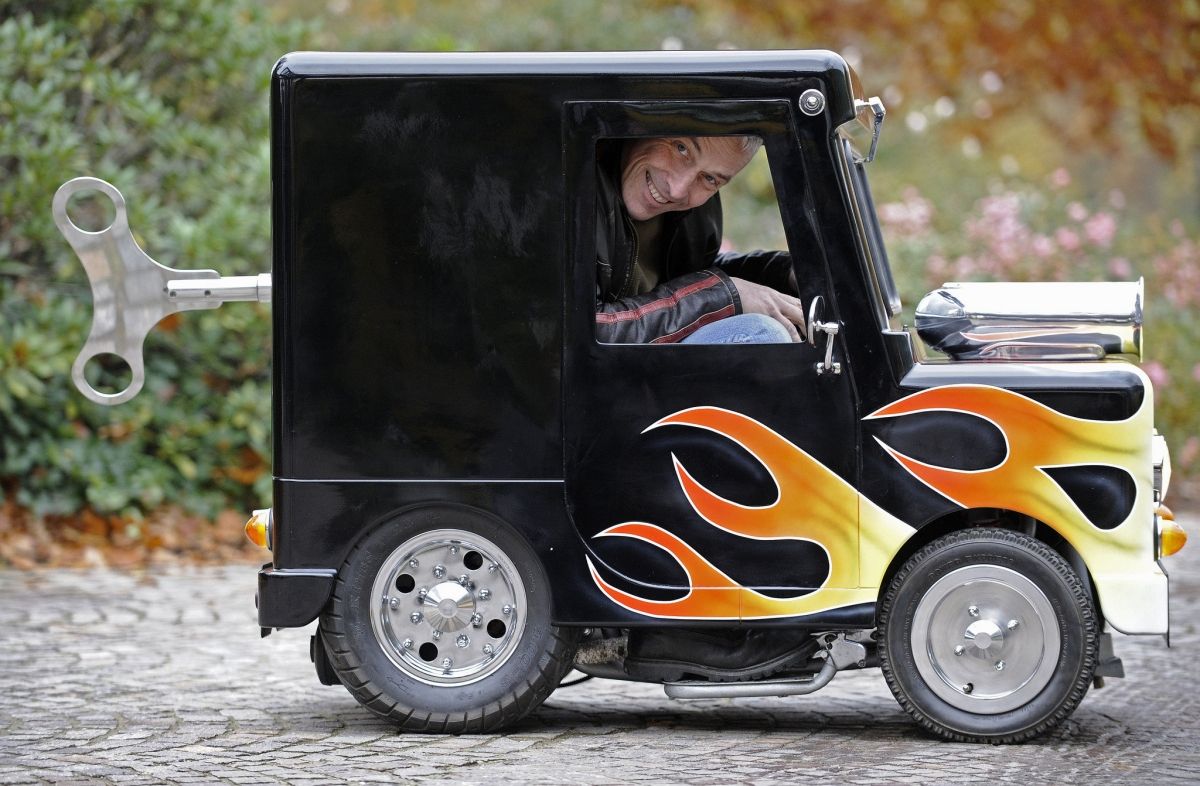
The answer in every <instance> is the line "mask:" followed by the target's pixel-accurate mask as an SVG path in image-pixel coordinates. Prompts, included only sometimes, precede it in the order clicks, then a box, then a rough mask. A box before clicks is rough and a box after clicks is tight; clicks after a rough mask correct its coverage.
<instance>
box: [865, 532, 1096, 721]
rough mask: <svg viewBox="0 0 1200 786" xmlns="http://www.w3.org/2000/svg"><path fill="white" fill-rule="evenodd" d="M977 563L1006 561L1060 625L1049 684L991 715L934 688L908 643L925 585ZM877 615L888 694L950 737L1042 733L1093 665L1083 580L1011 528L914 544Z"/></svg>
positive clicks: (1068, 706)
mask: <svg viewBox="0 0 1200 786" xmlns="http://www.w3.org/2000/svg"><path fill="white" fill-rule="evenodd" d="M981 564H985V565H997V566H1001V567H1005V568H1009V569H1011V570H1013V571H1016V572H1018V573H1020V574H1021V575H1023V576H1024V577H1025V578H1027V579H1029V580H1030V581H1032V582H1033V583H1034V584H1036V585H1037V586H1038V588H1039V589H1041V591H1042V592H1043V593H1045V595H1046V598H1047V599H1048V600H1049V601H1050V604H1051V605H1052V606H1053V608H1054V613H1055V616H1056V621H1057V624H1058V629H1059V646H1060V653H1059V659H1058V665H1057V667H1056V669H1055V671H1054V672H1053V674H1052V675H1051V677H1050V680H1049V682H1048V683H1047V685H1046V687H1045V688H1043V689H1042V691H1041V692H1039V693H1038V694H1037V695H1036V696H1034V697H1033V698H1032V699H1030V700H1029V701H1028V702H1026V703H1025V704H1023V705H1021V706H1020V707H1017V708H1015V709H1013V710H1010V711H1008V712H1003V713H999V714H994V715H988V714H982V713H973V712H968V711H966V710H963V709H960V708H958V707H955V706H953V705H951V704H949V703H947V702H946V701H945V700H943V699H942V698H941V697H939V696H938V695H937V694H936V693H934V692H933V691H932V690H931V689H930V687H929V686H928V685H927V684H926V682H925V680H924V679H923V677H922V676H921V674H920V672H919V671H918V669H917V666H916V663H915V661H914V660H913V653H912V647H911V641H912V638H911V636H912V625H913V615H914V614H915V612H916V608H917V605H918V603H919V602H920V600H921V598H922V596H923V595H924V594H925V592H926V591H928V590H929V589H930V588H931V587H932V586H933V584H934V583H935V582H937V581H938V579H940V578H941V577H943V576H945V575H946V574H947V573H949V572H951V571H953V570H956V569H958V568H963V567H967V566H971V565H981ZM878 622H879V631H880V639H879V660H880V666H881V668H882V670H883V675H884V678H885V679H886V680H887V684H888V687H889V688H891V691H892V695H894V696H895V697H896V701H898V702H899V703H900V706H901V707H903V708H904V709H905V710H906V711H907V712H908V713H909V714H910V715H911V716H912V717H913V718H914V719H916V721H917V723H919V724H920V725H921V726H922V728H924V729H926V730H927V731H929V732H932V733H933V734H936V735H937V736H939V737H942V738H944V739H947V740H952V741H955V742H989V743H995V744H1004V743H1015V742H1023V741H1025V740H1028V739H1032V738H1033V737H1037V736H1039V735H1041V734H1044V733H1045V732H1047V731H1049V730H1050V729H1053V728H1054V727H1055V726H1057V725H1058V724H1060V723H1062V722H1063V720H1065V719H1066V718H1067V717H1068V716H1069V715H1070V714H1071V713H1072V712H1074V710H1075V708H1076V707H1077V706H1078V705H1079V702H1080V701H1081V700H1082V699H1083V697H1084V694H1086V693H1087V689H1088V686H1089V685H1091V682H1092V675H1093V672H1094V671H1095V669H1096V662H1097V657H1098V649H1099V623H1098V620H1097V616H1096V611H1095V608H1094V607H1093V605H1092V599H1091V596H1090V594H1089V593H1088V591H1087V589H1086V588H1085V587H1084V584H1083V582H1082V581H1081V580H1080V578H1079V576H1078V575H1077V574H1076V573H1075V571H1074V570H1073V569H1072V568H1071V566H1070V565H1068V564H1067V562H1066V561H1065V560H1064V559H1063V558H1062V556H1061V555H1059V554H1058V552H1056V551H1054V550H1053V549H1051V548H1050V547H1048V546H1047V545H1045V544H1044V543H1041V542H1040V541H1038V540H1035V539H1033V538H1031V537H1028V536H1026V535H1022V534H1020V533H1017V532H1012V531H1010V530H1003V529H969V530H963V531H961V532H955V533H952V534H950V535H946V536H945V537H942V538H940V539H938V540H935V541H934V542H933V543H930V544H929V545H928V546H926V547H925V548H923V549H921V550H920V551H918V552H917V553H916V554H915V555H913V556H912V557H911V558H910V559H909V560H908V561H907V562H906V563H905V564H904V567H902V568H901V569H900V571H899V572H898V573H897V574H896V575H895V577H894V578H893V579H892V581H891V583H890V584H889V585H888V588H887V590H886V592H885V593H884V596H883V598H882V600H881V602H880V606H879V613H878Z"/></svg>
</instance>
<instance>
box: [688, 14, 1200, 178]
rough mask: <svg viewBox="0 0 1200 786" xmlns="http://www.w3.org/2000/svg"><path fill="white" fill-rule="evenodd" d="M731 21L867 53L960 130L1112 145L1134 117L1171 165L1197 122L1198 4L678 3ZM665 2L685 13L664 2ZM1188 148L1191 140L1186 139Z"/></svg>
mask: <svg viewBox="0 0 1200 786" xmlns="http://www.w3.org/2000/svg"><path fill="white" fill-rule="evenodd" d="M682 4H683V5H684V6H686V7H689V8H692V9H694V10H695V11H696V12H697V13H700V14H728V15H730V16H732V17H733V18H734V19H735V20H736V23H737V26H738V27H737V28H736V29H741V30H743V31H744V32H743V35H744V37H746V38H749V39H752V40H754V41H755V46H763V45H767V43H766V42H767V41H769V44H770V45H776V46H815V47H823V48H831V49H836V50H838V51H846V50H847V49H848V48H853V50H856V51H858V52H861V53H862V55H861V57H862V67H863V70H864V72H866V73H869V74H871V75H872V79H871V82H872V83H873V84H878V81H877V78H878V77H879V76H885V77H886V76H890V77H891V78H893V79H894V80H895V81H896V83H897V86H898V87H899V88H900V89H901V90H902V91H903V93H904V94H906V95H932V96H946V97H948V98H950V99H952V100H954V101H956V103H957V105H958V106H960V107H964V108H969V109H970V110H971V111H966V112H959V113H958V115H957V118H958V121H957V122H958V123H959V124H960V125H965V126H969V127H970V129H969V130H970V132H971V133H973V134H975V135H977V136H980V137H986V136H987V132H988V128H987V126H988V120H989V119H990V118H992V117H999V116H1003V115H1007V114H1010V113H1016V112H1033V113H1035V114H1037V115H1038V116H1039V117H1040V119H1041V120H1042V121H1044V122H1046V123H1047V124H1048V125H1049V126H1050V127H1051V128H1053V129H1054V130H1055V131H1057V132H1058V133H1061V134H1065V135H1067V136H1068V137H1070V138H1072V139H1079V140H1086V141H1088V142H1089V143H1091V144H1096V143H1100V144H1102V145H1105V146H1114V145H1115V144H1116V142H1117V131H1118V129H1119V126H1120V124H1121V122H1122V121H1123V118H1125V117H1132V118H1133V119H1134V120H1135V121H1136V123H1137V126H1138V129H1139V131H1140V133H1141V135H1142V136H1143V137H1144V138H1145V140H1146V142H1147V143H1148V144H1149V145H1150V147H1151V148H1152V149H1153V150H1154V151H1155V152H1156V153H1157V154H1158V155H1160V156H1161V157H1163V158H1164V159H1166V160H1169V161H1174V160H1175V159H1177V158H1178V157H1179V156H1180V155H1181V154H1182V150H1183V148H1184V147H1186V146H1188V144H1189V140H1188V139H1187V138H1186V137H1187V135H1188V134H1190V133H1193V131H1192V130H1193V129H1194V128H1195V125H1196V121H1197V120H1198V119H1200V61H1198V58H1200V2H1198V1H1197V0H1163V1H1162V2H1148V3H1130V2H1128V0H1090V2H1088V3H1086V4H1080V3H1071V2H1064V1H1063V0H1050V1H1049V2H1039V1H1036V0H992V1H991V2H987V3H981V2H976V0H842V1H841V2H824V3H798V2H795V0H704V2H701V1H700V0H682ZM670 5H674V6H678V5H680V0H671V2H670ZM1192 141H1193V142H1194V140H1192Z"/></svg>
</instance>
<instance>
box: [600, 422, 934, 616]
mask: <svg viewBox="0 0 1200 786" xmlns="http://www.w3.org/2000/svg"><path fill="white" fill-rule="evenodd" d="M667 425H682V426H692V427H695V428H701V429H706V430H708V431H712V432H714V433H716V434H719V435H721V436H723V437H726V438H728V439H730V440H733V441H734V442H736V443H737V444H738V445H740V446H741V447H742V448H744V449H745V450H746V451H747V452H749V453H750V454H751V455H752V456H754V458H755V459H757V460H758V461H759V462H760V463H762V465H763V466H764V467H765V468H766V469H767V471H768V472H769V473H770V475H771V478H772V479H773V480H774V481H775V485H776V488H777V490H778V497H777V499H776V500H775V502H773V503H771V504H770V505H763V506H759V507H749V506H745V505H740V504H738V503H736V502H733V501H731V500H728V499H725V498H723V497H721V496H718V495H717V494H714V493H713V492H711V491H709V490H708V489H706V488H705V487H704V486H703V485H701V484H700V483H699V482H698V481H697V480H696V479H695V478H693V477H692V475H691V474H690V473H689V472H688V471H687V469H686V468H685V467H684V466H683V464H682V463H681V462H680V461H679V460H678V459H677V458H675V457H674V456H672V457H671V458H672V461H673V462H674V464H675V474H676V477H677V478H678V480H679V485H680V487H681V488H682V490H683V493H684V496H685V497H686V498H687V500H688V502H689V503H690V504H691V506H692V508H693V509H694V510H695V511H696V513H697V514H698V515H699V516H700V517H701V518H702V519H704V520H705V521H706V522H708V523H709V524H711V525H712V526H714V527H717V528H718V529H721V530H724V531H726V532H729V533H731V534H733V535H738V536H741V537H745V538H751V539H755V540H803V541H808V542H810V543H815V544H817V545H818V546H820V547H821V548H822V549H824V551H825V553H826V555H827V556H828V557H829V566H830V567H829V574H828V576H827V577H826V579H825V581H823V582H822V584H821V587H820V588H818V589H816V590H814V591H812V592H810V593H808V594H805V595H801V596H798V597H791V598H773V597H769V596H766V595H763V594H762V593H759V592H756V591H754V590H752V589H749V588H746V587H743V586H741V585H740V584H738V583H737V582H736V581H734V580H733V579H732V578H730V577H729V576H727V575H726V574H725V573H723V572H721V571H720V570H719V569H718V568H717V567H716V566H714V565H713V564H712V563H711V562H709V561H708V560H707V559H705V558H704V557H703V556H702V555H701V554H699V553H698V552H697V551H696V550H695V549H693V548H692V547H691V546H689V545H688V544H687V543H686V542H684V541H683V540H682V539H680V538H679V537H677V536H676V535H674V534H672V533H670V532H668V531H667V530H665V529H663V528H662V527H659V526H656V525H654V524H648V523H644V522H626V523H623V524H617V525H616V526H613V527H609V528H608V529H606V530H604V531H603V532H601V533H599V534H598V535H597V536H596V537H625V538H634V539H637V540H641V541H644V542H646V543H649V544H651V545H653V546H655V547H657V548H659V549H662V550H663V551H665V552H667V553H668V554H670V555H671V556H672V557H673V558H674V559H675V560H676V562H678V563H679V565H680V567H682V568H683V570H684V572H685V573H686V574H687V578H688V584H689V586H690V591H689V592H688V594H687V595H686V596H684V597H683V598H679V599H676V600H668V601H656V600H650V599H647V598H642V597H639V596H637V595H634V594H631V593H629V592H625V591H623V590H620V589H618V588H617V587H614V586H613V585H611V584H610V583H608V582H607V581H605V580H604V578H603V577H602V576H601V575H600V573H599V572H598V571H597V570H596V567H595V566H594V565H593V564H592V562H591V560H590V559H589V560H588V568H589V570H590V571H591V575H592V580H593V581H594V582H595V583H596V586H597V587H599V588H600V590H601V592H603V593H604V594H605V595H606V596H608V598H609V599H610V600H612V601H613V602H614V603H617V604H618V605H620V606H622V607H624V608H626V609H629V610H630V611H635V612H638V613H640V614H645V615H648V616H653V617H661V618H671V619H738V618H741V619H763V618H770V617H791V616H796V615H801V614H812V613H814V612H818V611H826V610H829V609H832V608H837V607H840V606H846V605H851V604H854V603H867V602H873V601H874V600H875V598H876V595H877V594H878V586H879V583H880V581H881V580H882V578H883V572H884V571H885V570H886V568H887V566H888V562H889V561H890V559H891V557H892V555H894V554H895V553H896V551H897V550H898V549H899V548H900V546H901V545H902V544H903V543H904V541H905V540H907V539H908V537H909V536H910V535H911V534H912V532H913V530H912V528H911V527H909V526H908V525H907V524H905V523H904V522H902V521H900V520H899V519H897V518H895V517H893V516H891V515H889V514H888V513H886V512H884V511H883V510H882V509H881V508H879V507H878V506H877V505H875V504H874V503H872V502H871V501H870V500H868V499H866V498H865V497H863V496H862V495H861V494H859V493H858V491H857V490H856V489H855V488H854V487H853V486H851V485H850V484H849V483H847V482H846V481H844V480H843V479H842V478H840V477H839V476H838V475H837V474H835V473H834V472H832V471H831V470H829V469H828V468H827V467H825V466H824V465H823V464H821V463H820V462H818V461H817V460H816V459H814V458H813V457H812V456H810V455H808V454H807V453H805V452H804V451H803V450H801V449H800V448H798V447H797V446H796V445H794V444H792V443H791V442H789V441H788V440H786V439H784V438H783V437H782V436H780V435H779V434H778V433H776V432H775V431H773V430H772V429H770V428H768V427H767V426H764V425H763V424H762V423H759V422H758V421H756V420H754V419H753V418H749V417H747V416H745V415H741V414H739V413H737V412H731V411H729V410H726V409H720V408H717V407H695V408H692V409H685V410H682V411H680V412H676V413H675V414H673V415H669V416H667V417H665V418H663V419H662V420H660V421H658V422H657V423H655V424H653V425H652V426H650V427H649V428H647V429H646V431H650V430H651V429H655V428H659V427H661V426H667ZM643 433H644V432H643Z"/></svg>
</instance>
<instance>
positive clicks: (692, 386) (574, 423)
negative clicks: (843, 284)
mask: <svg viewBox="0 0 1200 786" xmlns="http://www.w3.org/2000/svg"><path fill="white" fill-rule="evenodd" d="M564 114H565V117H564V124H565V134H564V141H565V148H564V149H565V153H566V161H567V176H568V193H571V194H575V195H576V197H575V199H574V200H573V202H572V204H571V205H569V206H568V220H569V226H570V228H571V231H570V235H571V238H572V247H571V249H570V252H569V254H568V262H569V266H570V269H569V271H568V275H567V276H566V280H567V286H568V292H567V296H566V301H567V307H566V315H565V316H566V319H565V322H566V326H567V327H566V330H565V338H564V359H563V373H564V378H563V400H564V432H565V434H564V436H565V439H564V466H565V476H566V481H567V485H566V492H567V503H568V509H569V511H570V514H571V516H572V518H573V521H574V524H575V526H576V528H577V529H578V531H579V534H580V536H581V538H582V539H583V540H584V542H585V544H586V545H587V552H588V557H587V565H581V566H579V569H580V570H581V571H586V577H585V578H584V579H583V580H582V581H581V583H580V589H581V591H587V592H591V591H592V590H598V591H599V593H600V595H601V596H602V597H603V599H604V600H603V601H601V603H600V604H599V605H598V608H602V607H603V604H604V603H605V602H607V603H608V604H609V606H608V609H609V610H610V611H611V614H612V615H613V618H627V619H637V620H666V619H675V620H717V619H783V618H793V617H796V616H799V615H806V614H812V613H816V612H820V611H825V610H828V609H831V608H836V607H845V606H847V605H848V604H851V603H855V602H859V601H860V599H861V593H859V592H858V591H857V587H858V564H857V560H858V507H857V506H858V494H857V492H856V491H855V490H854V482H855V479H856V473H857V467H858V458H857V450H856V447H855V446H856V445H858V444H859V440H858V433H857V428H858V426H857V417H856V401H855V394H854V390H853V386H852V383H851V375H850V374H849V373H847V372H848V368H847V367H846V366H845V365H844V364H845V362H846V360H847V359H846V357H845V353H844V351H843V350H842V348H841V345H840V344H838V343H835V344H834V346H833V350H832V352H831V358H832V359H834V360H835V362H838V363H841V364H843V365H840V366H837V368H838V369H839V370H840V373H835V372H834V370H833V369H832V368H830V367H829V366H824V365H821V366H819V364H822V363H823V361H824V360H825V355H826V347H825V343H824V342H825V341H835V342H836V341H837V338H836V337H834V336H829V335H827V334H825V333H821V334H820V335H819V336H818V339H817V341H816V345H815V346H813V345H810V344H808V343H801V344H763V345H754V344H740V345H692V344H653V345H651V344H640V345H634V344H603V343H600V342H599V341H598V340H597V339H596V336H595V333H594V329H593V328H594V321H595V318H594V307H595V291H596V290H595V259H596V241H595V235H596V233H595V222H596V220H597V219H596V217H595V215H594V214H595V202H594V199H595V182H596V174H595V171H596V170H595V166H596V163H595V158H596V149H597V146H598V145H600V144H611V140H622V139H629V138H634V137H643V136H673V135H687V136H703V135H723V134H755V135H758V136H760V137H762V139H763V140H764V148H765V150H766V155H767V157H768V160H769V164H770V170H771V178H772V181H773V184H774V188H775V191H776V194H777V197H778V201H779V205H780V208H781V216H780V217H781V220H782V223H783V227H784V231H785V233H786V236H787V242H788V247H789V250H790V252H791V254H792V260H793V265H794V269H795V272H796V274H797V280H798V282H799V284H800V291H801V297H802V299H803V301H804V303H805V307H806V308H808V306H809V305H810V304H811V303H812V302H813V300H814V299H817V298H820V299H821V301H822V304H823V313H822V314H821V316H822V317H823V319H824V321H827V322H829V323H830V325H833V324H836V313H837V310H836V302H835V299H834V295H835V293H834V292H832V291H830V289H829V275H828V265H829V264H831V263H832V261H831V260H827V259H826V258H825V255H824V253H823V250H822V249H823V246H822V242H821V235H820V231H819V227H817V226H815V224H814V221H813V220H812V216H813V215H814V211H813V209H812V205H811V191H810V189H809V188H808V187H807V184H806V181H805V155H806V153H807V152H809V151H805V150H803V149H801V146H800V144H799V137H798V135H797V133H796V126H795V124H796V123H797V122H800V121H801V120H802V118H797V116H796V112H795V110H794V109H793V108H792V106H791V102H789V101H786V100H782V99H780V100H753V101H746V100H738V101H709V102H695V101H662V102H646V101H638V102H615V101H614V102H579V103H573V104H569V105H568V106H567V107H566V111H565V113H564ZM818 307H819V308H820V307H821V306H820V305H819V306H818ZM596 616H597V618H598V619H599V618H600V617H603V614H601V613H600V611H597V612H596Z"/></svg>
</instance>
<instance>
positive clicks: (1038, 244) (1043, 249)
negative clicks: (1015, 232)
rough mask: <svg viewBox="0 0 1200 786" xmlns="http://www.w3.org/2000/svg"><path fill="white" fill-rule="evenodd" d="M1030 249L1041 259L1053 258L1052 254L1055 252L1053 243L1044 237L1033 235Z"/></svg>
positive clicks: (1055, 248)
mask: <svg viewBox="0 0 1200 786" xmlns="http://www.w3.org/2000/svg"><path fill="white" fill-rule="evenodd" d="M1030 247H1031V248H1032V249H1033V253H1035V254H1037V255H1038V256H1039V257H1041V258H1042V259H1046V258H1048V257H1051V256H1054V252H1055V251H1056V250H1057V247H1056V246H1055V245H1054V241H1053V240H1051V239H1050V238H1048V237H1046V236H1045V235H1034V236H1033V242H1032V243H1031V244H1030Z"/></svg>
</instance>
